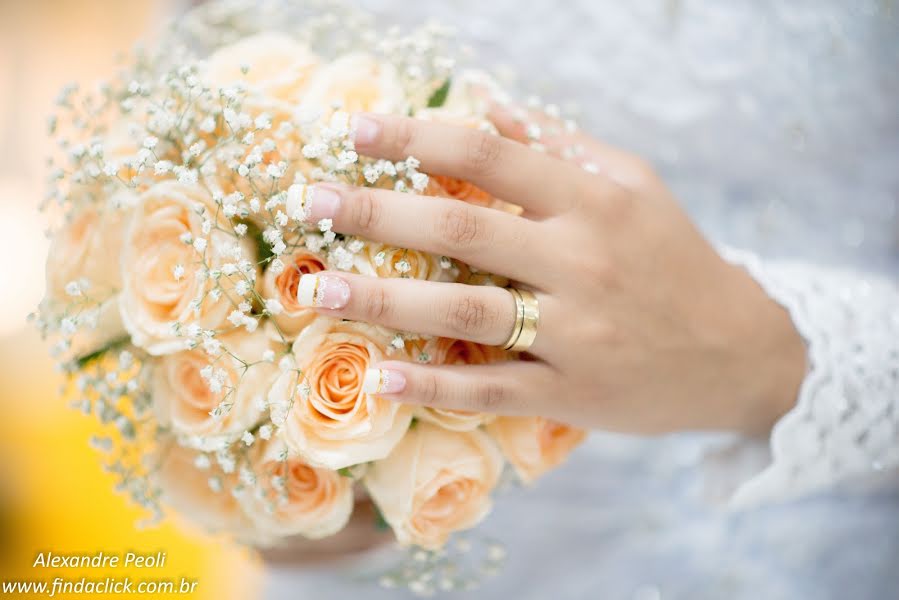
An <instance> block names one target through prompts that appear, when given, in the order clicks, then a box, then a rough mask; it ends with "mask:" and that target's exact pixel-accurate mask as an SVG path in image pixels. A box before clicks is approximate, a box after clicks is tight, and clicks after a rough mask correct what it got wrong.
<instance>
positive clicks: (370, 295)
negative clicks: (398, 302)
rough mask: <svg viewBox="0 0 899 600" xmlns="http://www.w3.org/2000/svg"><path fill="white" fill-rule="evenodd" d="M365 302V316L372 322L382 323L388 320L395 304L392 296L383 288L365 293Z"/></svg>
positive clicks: (376, 288) (377, 287)
mask: <svg viewBox="0 0 899 600" xmlns="http://www.w3.org/2000/svg"><path fill="white" fill-rule="evenodd" d="M364 298H365V299H364V300H363V311H364V313H365V316H366V317H367V318H368V319H369V320H371V321H381V320H383V319H385V318H387V317H388V316H389V315H390V314H391V312H392V310H393V304H392V302H391V300H390V295H389V294H388V293H387V291H386V290H385V289H384V288H383V287H381V286H375V287H373V288H371V289H370V290H368V291H367V292H366V293H365V297H364Z"/></svg>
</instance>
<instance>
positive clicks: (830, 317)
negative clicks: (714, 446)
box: [721, 248, 899, 508]
mask: <svg viewBox="0 0 899 600" xmlns="http://www.w3.org/2000/svg"><path fill="white" fill-rule="evenodd" d="M721 253H722V255H723V256H724V258H725V259H726V260H728V261H729V262H732V263H734V264H738V265H741V266H743V267H744V268H745V269H746V270H747V271H748V272H749V273H750V274H751V275H752V276H753V277H754V278H755V279H756V280H757V281H758V282H759V284H760V285H761V286H762V287H763V288H764V289H765V291H766V292H767V293H768V294H769V295H770V296H771V297H772V298H773V299H774V300H776V301H777V302H779V303H780V304H782V305H783V306H784V307H785V308H786V309H787V310H788V311H789V313H790V315H791V317H792V319H793V322H794V323H795V324H796V328H797V329H798V330H799V333H800V334H801V335H802V336H803V338H805V340H806V343H807V344H808V348H809V363H810V368H809V373H808V375H807V376H806V378H805V380H804V381H803V383H802V386H801V388H800V392H799V398H798V400H797V403H796V406H795V407H794V408H793V409H792V410H791V411H790V412H789V413H787V414H786V415H784V417H783V418H781V419H780V421H778V422H777V423H776V424H775V426H774V428H773V429H772V431H771V437H770V451H771V463H770V464H769V465H768V466H767V467H766V468H765V469H764V470H762V471H761V472H760V473H758V474H757V475H755V476H754V477H752V478H750V479H749V480H747V481H744V482H743V484H742V485H740V486H739V487H738V488H737V490H736V492H735V493H734V495H733V496H732V497H731V501H730V504H731V506H733V507H736V508H743V507H749V506H754V505H758V504H760V503H763V502H766V501H772V500H785V499H788V498H791V497H795V496H798V495H801V494H805V493H809V492H812V491H815V490H817V489H820V488H823V487H826V486H829V485H831V484H833V483H835V482H837V481H840V480H843V479H848V478H852V477H856V476H861V475H864V474H870V473H876V472H880V471H885V470H888V469H892V468H895V467H897V466H899V291H897V289H896V288H895V286H893V285H891V284H890V283H889V282H887V281H885V280H883V279H879V278H876V277H873V276H860V275H859V274H857V273H848V272H844V271H840V270H825V269H820V268H816V267H812V266H809V265H806V264H799V263H774V262H772V263H769V264H764V265H763V264H762V262H761V261H760V260H759V259H758V257H756V256H755V255H753V254H751V253H748V252H743V251H738V250H734V249H731V248H722V249H721Z"/></svg>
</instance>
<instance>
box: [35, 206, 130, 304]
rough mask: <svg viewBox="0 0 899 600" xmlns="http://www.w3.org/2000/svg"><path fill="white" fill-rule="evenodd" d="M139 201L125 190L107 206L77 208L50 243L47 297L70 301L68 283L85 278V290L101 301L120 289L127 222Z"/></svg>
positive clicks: (56, 300) (57, 300)
mask: <svg viewBox="0 0 899 600" xmlns="http://www.w3.org/2000/svg"><path fill="white" fill-rule="evenodd" d="M136 203H137V199H136V198H135V197H134V196H133V195H132V194H131V193H129V192H123V193H120V194H117V195H116V196H114V198H113V199H112V201H110V202H107V203H105V205H97V204H87V205H84V206H83V207H78V208H76V209H75V211H74V212H73V214H72V215H71V218H70V219H69V220H68V221H67V222H66V223H65V224H64V225H63V226H62V228H60V229H59V231H57V232H56V233H55V235H54V236H53V239H52V240H51V242H50V251H49V253H48V254H47V269H46V273H47V298H49V299H51V300H52V301H54V302H60V301H61V302H65V303H68V302H70V301H71V299H70V298H69V297H68V296H67V294H66V285H67V284H68V283H70V282H72V281H81V280H85V281H86V282H87V283H88V287H87V289H86V290H85V293H86V294H89V295H90V296H91V297H92V298H95V299H97V300H105V299H107V298H109V297H111V296H112V295H114V294H116V293H118V292H119V290H120V289H121V287H122V272H121V267H120V265H119V260H120V258H121V252H122V239H123V237H124V230H125V226H124V225H125V223H126V222H127V219H128V216H129V214H130V210H131V207H132V206H133V205H134V204H136Z"/></svg>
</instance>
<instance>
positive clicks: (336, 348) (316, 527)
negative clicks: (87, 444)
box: [37, 5, 583, 551]
mask: <svg viewBox="0 0 899 600" xmlns="http://www.w3.org/2000/svg"><path fill="white" fill-rule="evenodd" d="M279 10H283V11H285V14H284V15H276V16H278V19H277V22H278V23H280V24H281V28H280V30H279V31H274V30H267V29H264V28H262V27H260V26H259V24H258V23H256V22H255V21H254V20H252V19H248V18H243V17H245V16H246V14H247V13H246V12H241V11H240V10H238V9H236V8H234V7H233V6H229V5H225V6H223V5H212V6H210V7H206V8H204V9H202V10H201V11H195V12H194V13H193V14H192V15H190V16H189V17H187V18H185V19H183V20H182V21H181V22H180V29H179V31H178V32H176V33H175V34H172V35H171V36H169V37H168V38H166V39H165V40H164V42H163V43H162V44H160V45H159V47H158V50H155V51H141V52H138V53H137V55H136V56H135V57H134V59H133V60H132V61H131V62H130V63H129V64H128V65H127V66H126V67H125V68H124V69H123V71H122V72H121V73H120V74H119V75H118V76H117V77H116V78H114V79H113V80H111V81H109V82H107V83H105V84H103V85H102V86H101V87H100V89H99V92H97V93H94V94H80V93H79V92H78V91H77V89H76V88H74V87H71V88H67V89H66V90H64V91H63V93H62V95H61V96H60V99H59V106H60V107H61V108H62V109H63V115H62V116H61V117H58V118H54V119H53V120H52V122H51V127H52V129H53V131H54V133H55V135H56V136H57V137H58V140H59V146H60V148H61V149H62V150H63V151H64V155H65V156H64V158H63V159H62V160H61V161H58V162H57V164H56V165H55V169H54V171H53V173H52V177H51V180H52V184H53V185H52V187H51V191H50V193H49V195H48V198H47V202H46V205H47V206H46V208H47V209H48V211H49V212H51V213H52V214H54V215H57V216H59V217H60V221H61V223H60V226H59V228H58V229H57V230H56V231H55V232H54V233H53V239H52V248H51V251H50V255H49V259H48V262H47V294H46V298H45V300H44V301H43V302H42V304H41V307H40V310H39V311H38V313H37V322H38V324H39V326H40V327H41V329H42V330H43V331H44V332H45V333H46V334H49V335H52V336H53V337H54V338H56V340H57V341H56V343H55V345H54V352H55V353H56V354H57V356H58V357H59V359H60V362H61V365H62V366H63V368H64V370H65V372H66V373H68V374H69V375H70V377H71V381H72V383H73V384H74V387H75V388H76V389H77V399H76V400H75V404H76V405H77V406H78V407H79V408H81V409H82V410H83V411H84V412H85V413H90V414H94V415H96V416H97V417H98V418H99V419H100V420H101V421H102V422H103V423H106V424H109V425H111V431H110V434H109V435H108V436H105V437H96V438H95V439H94V440H93V441H94V443H95V445H97V446H98V447H99V448H101V449H103V450H105V451H107V452H108V453H109V460H108V462H107V465H106V466H107V468H108V469H109V470H110V471H111V472H113V473H115V474H116V475H117V476H118V479H119V482H120V487H121V489H123V490H125V491H127V492H128V493H129V494H130V495H131V496H132V497H133V498H134V499H135V500H136V501H138V502H139V503H141V504H142V505H144V506H146V507H148V508H149V509H151V510H152V511H154V513H159V511H160V510H161V508H160V506H161V504H167V505H170V506H172V507H173V508H174V509H176V510H177V511H179V512H183V513H185V514H188V515H189V516H190V517H191V518H192V519H194V520H196V521H197V522H198V523H200V524H202V525H204V526H205V527H207V528H209V529H211V530H215V531H225V532H228V533H231V534H233V535H234V536H236V537H237V538H238V539H240V540H242V541H246V542H248V543H251V544H254V545H260V546H262V545H271V544H274V543H278V542H279V541H281V540H284V539H286V538H288V537H290V536H303V537H306V538H313V539H316V538H323V537H327V536H331V535H333V534H335V533H337V532H338V531H340V530H341V529H342V528H343V527H344V526H345V525H346V524H347V522H348V520H349V519H350V516H351V513H352V511H353V508H354V505H355V503H356V502H357V500H358V498H360V497H363V496H365V495H367V496H368V497H370V499H371V500H372V501H373V502H374V504H375V505H376V506H377V508H378V510H379V511H380V514H381V515H382V517H383V519H384V520H385V521H386V523H387V524H388V525H389V526H390V527H391V528H392V530H393V531H394V532H395V534H396V538H397V539H398V541H399V542H400V543H401V544H403V545H413V546H419V547H422V548H424V549H427V550H432V551H433V550H437V549H439V548H441V547H442V546H443V545H444V544H445V542H446V541H447V539H448V536H449V535H450V534H451V533H453V532H455V531H459V530H463V529H467V528H470V527H472V526H474V525H475V524H476V523H478V522H479V521H480V520H481V519H482V518H483V517H484V516H485V515H486V514H487V512H488V510H489V509H490V504H491V494H492V492H493V491H494V488H495V487H496V486H497V483H498V482H499V481H500V477H501V473H502V472H503V469H504V465H505V464H507V463H508V464H510V465H511V466H512V468H513V470H514V472H515V473H517V475H518V476H519V477H520V479H522V480H524V481H525V482H529V481H532V480H533V479H535V478H536V477H537V476H539V475H540V474H541V473H543V472H544V471H546V470H548V469H549V468H551V467H553V466H555V465H556V464H558V463H559V462H560V461H561V460H562V459H563V458H564V457H565V455H566V454H567V453H568V451H569V450H570V449H571V448H572V447H573V446H574V445H576V444H577V443H578V442H579V441H580V440H581V438H582V435H583V434H582V433H581V432H580V431H576V430H573V429H570V428H568V427H564V426H562V425H558V424H555V423H552V422H549V421H546V420H543V419H539V418H519V417H516V418H511V417H494V416H492V415H487V414H477V413H468V412H459V411H446V410H444V411H441V410H437V409H430V408H421V407H412V406H408V405H402V404H400V403H396V402H392V401H389V400H386V399H383V398H381V397H379V396H378V394H377V391H378V385H377V384H378V382H377V381H371V380H370V379H371V375H369V377H368V379H369V380H368V381H367V380H366V379H367V378H366V372H367V368H368V365H370V364H374V363H377V362H378V361H381V360H384V359H387V358H389V359H391V360H408V361H423V362H433V363H443V364H446V363H480V362H488V361H499V360H513V359H515V357H514V356H512V355H510V354H509V353H507V352H504V351H502V350H499V349H497V348H492V347H484V346H480V345H478V344H474V343H471V342H465V341H460V340H453V339H443V338H437V339H434V338H427V337H423V336H418V335H413V334H409V333H404V332H401V331H387V330H385V329H383V328H380V327H376V326H372V325H369V324H365V323H356V322H350V321H343V320H339V319H332V318H329V317H326V316H321V315H319V314H317V313H316V312H315V311H314V310H313V309H311V308H310V304H314V303H315V302H314V300H315V298H314V296H315V295H316V294H321V293H322V292H323V291H322V290H313V289H307V287H308V286H305V285H301V284H300V281H301V279H302V276H303V275H306V274H314V273H317V272H319V271H322V270H325V269H332V270H343V271H350V272H354V273H360V274H364V275H369V276H373V277H407V278H419V279H428V280H439V281H464V282H466V283H474V284H483V285H500V286H503V285H506V283H507V282H505V281H503V280H501V279H500V278H497V277H493V276H491V275H489V274H486V273H479V272H477V271H475V270H473V269H471V268H469V267H467V266H466V265H464V264H460V263H459V262H458V261H454V260H451V259H449V258H447V257H442V256H434V255H430V254H427V253H423V252H420V251H416V250H413V249H405V248H394V247H387V246H384V245H383V244H379V243H374V242H371V241H368V240H365V239H361V238H358V237H355V236H346V235H342V234H340V233H337V232H335V231H333V230H332V228H331V222H330V220H328V219H322V220H319V221H317V222H312V219H310V215H309V211H308V206H309V201H310V198H311V195H312V194H313V193H314V188H313V187H312V184H315V183H322V182H343V183H349V184H352V185H356V186H374V187H389V188H391V189H395V190H398V191H415V192H416V193H419V194H425V195H439V196H444V197H451V198H456V199H459V200H460V201H464V202H477V203H480V204H482V205H489V206H492V207H495V208H496V209H497V210H512V211H514V210H516V207H514V206H512V205H510V204H507V203H505V202H502V201H501V200H499V199H496V198H492V197H490V196H489V195H488V194H487V193H485V192H484V191H482V190H480V189H478V188H476V187H474V186H472V185H470V184H468V183H466V182H464V181H459V180H454V179H450V178H447V177H441V176H429V175H427V174H425V173H423V172H421V171H419V163H418V162H417V161H416V160H415V158H414V157H411V156H410V157H408V158H407V159H406V160H404V161H401V162H390V161H385V160H373V159H367V158H365V157H362V156H359V155H358V154H357V153H356V151H355V150H354V145H353V122H352V119H351V117H350V115H351V114H352V112H355V111H368V112H381V113H395V114H402V115H411V116H414V117H416V118H421V119H434V120H444V121H447V122H451V123H456V124H463V125H466V126H470V127H477V128H482V129H484V130H489V131H495V130H493V129H492V126H491V124H490V123H489V122H488V121H487V119H486V118H485V113H486V103H485V101H484V100H483V99H482V97H481V95H479V94H478V93H476V87H477V85H480V86H483V85H485V78H484V77H483V76H482V75H479V76H475V75H473V74H471V73H467V72H463V71H459V72H454V71H455V69H454V63H453V61H451V60H450V59H448V58H446V57H445V56H444V54H443V53H442V51H441V48H442V40H443V39H444V37H445V32H443V31H442V30H441V29H440V28H439V27H433V26H431V27H426V28H424V29H423V30H421V31H417V32H415V33H413V34H411V35H407V36H401V35H399V34H397V33H391V34H385V35H378V34H376V33H374V32H373V30H372V29H371V28H370V27H369V25H368V23H367V22H366V21H365V19H364V18H361V17H359V16H358V15H356V14H355V13H353V14H350V15H347V14H339V15H335V14H334V13H333V12H332V13H322V14H320V15H317V16H311V17H306V18H303V19H300V20H299V21H300V22H299V24H297V25H292V26H288V25H287V22H288V21H290V19H289V18H287V15H286V11H287V9H279ZM282 17H283V18H282ZM185 30H187V31H188V32H189V33H190V35H189V36H185V35H184V31H185ZM184 39H189V40H190V45H188V44H186V43H184V42H183V40H184ZM476 84H477V85H476ZM305 281H308V278H307V280H305Z"/></svg>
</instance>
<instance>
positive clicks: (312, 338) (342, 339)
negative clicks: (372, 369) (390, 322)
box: [269, 317, 412, 469]
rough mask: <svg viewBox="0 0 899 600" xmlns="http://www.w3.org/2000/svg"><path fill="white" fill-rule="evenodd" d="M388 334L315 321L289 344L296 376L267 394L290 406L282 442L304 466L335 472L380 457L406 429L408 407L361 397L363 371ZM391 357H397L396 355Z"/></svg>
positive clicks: (378, 356) (285, 376) (381, 354)
mask: <svg viewBox="0 0 899 600" xmlns="http://www.w3.org/2000/svg"><path fill="white" fill-rule="evenodd" d="M391 339H392V338H391V336H390V334H389V333H387V332H386V331H385V330H383V329H381V328H379V327H375V326H372V325H367V324H364V323H353V322H345V321H340V320H337V319H329V318H327V317H319V318H317V319H316V320H315V321H313V322H312V323H311V324H310V325H309V326H307V327H306V328H305V329H303V330H302V331H301V332H300V335H299V336H298V337H297V339H296V340H295V341H294V343H293V358H294V360H295V363H296V367H297V369H299V372H300V373H301V375H299V376H298V375H297V372H296V371H286V372H284V373H282V374H281V376H280V377H279V378H278V380H277V381H276V382H275V385H274V386H273V387H272V390H271V393H270V394H269V403H270V404H271V405H272V406H273V410H275V411H276V413H277V411H278V407H288V406H289V407H290V410H289V412H288V413H287V414H286V421H285V422H284V426H283V429H282V436H283V439H284V441H285V442H286V443H287V446H288V448H290V450H291V452H293V453H294V454H296V455H299V456H300V457H301V458H302V459H303V460H305V461H306V462H308V463H309V464H311V465H313V466H317V467H325V468H329V469H340V468H343V467H348V466H350V465H355V464H358V463H363V462H367V461H371V460H378V459H380V458H384V457H385V456H387V455H388V454H389V453H390V451H391V450H392V449H393V448H394V446H396V444H397V443H398V442H399V440H400V438H401V437H402V436H403V434H404V433H405V432H406V430H407V429H408V428H409V423H410V422H411V420H412V407H410V406H405V405H402V404H399V403H397V402H391V401H390V400H385V399H383V398H380V397H377V396H371V395H369V394H366V393H363V392H362V382H363V379H364V378H365V370H366V368H368V365H369V364H371V363H375V362H379V361H381V360H384V359H385V358H386V351H385V349H386V348H387V346H388V344H389V343H390V340H391ZM390 358H392V359H397V358H402V356H398V353H394V354H393V355H391V356H390Z"/></svg>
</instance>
